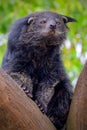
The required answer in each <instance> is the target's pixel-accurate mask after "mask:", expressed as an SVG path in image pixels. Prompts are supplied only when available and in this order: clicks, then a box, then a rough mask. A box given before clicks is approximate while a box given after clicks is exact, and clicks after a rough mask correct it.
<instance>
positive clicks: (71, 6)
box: [0, 0, 87, 81]
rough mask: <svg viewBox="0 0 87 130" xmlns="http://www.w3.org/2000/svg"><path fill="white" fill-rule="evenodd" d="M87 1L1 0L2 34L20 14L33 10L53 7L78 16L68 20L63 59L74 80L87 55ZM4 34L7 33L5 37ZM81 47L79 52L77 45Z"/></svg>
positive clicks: (2, 48) (1, 46)
mask: <svg viewBox="0 0 87 130" xmlns="http://www.w3.org/2000/svg"><path fill="white" fill-rule="evenodd" d="M86 5H87V1H85V0H79V1H78V0H73V1H72V0H54V1H51V0H42V1H41V0H34V1H31V0H7V1H6V0H1V1H0V35H2V34H3V35H4V36H5V35H6V34H7V32H8V30H9V28H10V26H11V24H12V23H13V22H14V21H15V20H16V19H18V18H21V17H23V16H26V15H28V14H30V13H31V12H35V11H42V10H51V11H55V12H57V13H61V14H64V15H67V16H71V17H74V18H76V19H77V21H78V22H77V23H69V24H68V26H69V28H70V30H69V33H68V41H69V42H70V47H69V48H67V44H68V43H67V42H66V43H65V46H64V47H63V49H62V50H63V51H62V53H63V60H64V64H65V67H66V69H67V72H68V73H69V75H70V78H71V80H72V81H73V80H74V79H75V78H76V77H78V76H79V73H80V71H81V69H82V66H83V64H84V62H85V60H86V58H87V53H86V50H87V45H86V41H87V20H86V17H87V7H86ZM4 38H5V37H4ZM2 43H3V38H2V40H1V41H0V64H1V62H2V57H3V53H4V51H5V48H6V44H2ZM77 45H78V46H79V47H80V49H81V50H80V52H79V50H78V48H77Z"/></svg>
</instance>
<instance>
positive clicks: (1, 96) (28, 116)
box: [0, 69, 56, 130]
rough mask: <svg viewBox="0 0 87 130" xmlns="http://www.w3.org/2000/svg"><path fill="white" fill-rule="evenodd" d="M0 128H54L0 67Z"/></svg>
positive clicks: (29, 129)
mask: <svg viewBox="0 0 87 130" xmlns="http://www.w3.org/2000/svg"><path fill="white" fill-rule="evenodd" d="M0 130H56V129H55V128H54V126H53V124H52V123H51V122H50V120H49V119H48V118H47V117H46V116H45V115H43V114H42V113H41V112H40V110H39V108H38V107H37V105H36V104H35V103H34V102H33V101H32V100H31V99H30V98H28V97H27V96H26V95H25V93H24V92H23V91H22V90H21V89H20V88H19V86H18V85H17V84H16V83H15V81H14V80H13V79H12V78H11V77H10V76H8V75H7V74H6V73H5V72H4V71H3V70H2V69H0Z"/></svg>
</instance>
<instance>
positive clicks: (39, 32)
mask: <svg viewBox="0 0 87 130" xmlns="http://www.w3.org/2000/svg"><path fill="white" fill-rule="evenodd" d="M68 22H75V19H73V18H70V17H67V16H63V15H60V14H57V13H54V12H49V11H48V12H36V13H32V14H30V15H29V16H27V17H25V18H22V19H20V20H19V21H18V22H17V23H16V25H15V28H14V29H13V30H12V33H11V35H12V36H11V38H12V37H14V38H15V40H14V41H16V43H17V42H18V43H23V44H27V45H28V46H50V45H54V46H55V45H60V44H62V43H63V41H64V40H65V39H66V32H67V30H68V27H67V26H66V24H67V23H68ZM14 32H15V33H14ZM14 38H13V39H14ZM13 39H11V40H12V41H13ZM14 41H13V42H14Z"/></svg>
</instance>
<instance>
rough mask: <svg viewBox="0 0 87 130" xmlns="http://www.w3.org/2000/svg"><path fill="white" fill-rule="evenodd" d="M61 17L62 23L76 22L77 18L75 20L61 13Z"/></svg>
mask: <svg viewBox="0 0 87 130" xmlns="http://www.w3.org/2000/svg"><path fill="white" fill-rule="evenodd" d="M62 18H63V21H64V23H68V22H77V20H75V19H74V18H71V17H67V16H63V15H62Z"/></svg>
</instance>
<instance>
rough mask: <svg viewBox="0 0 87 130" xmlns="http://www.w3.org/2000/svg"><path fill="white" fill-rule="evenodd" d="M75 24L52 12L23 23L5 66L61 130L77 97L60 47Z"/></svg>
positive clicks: (13, 37)
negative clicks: (74, 98)
mask: <svg viewBox="0 0 87 130" xmlns="http://www.w3.org/2000/svg"><path fill="white" fill-rule="evenodd" d="M75 21H76V20H75V19H73V18H71V17H67V16H64V15H61V14H57V13H55V12H50V11H43V12H36V13H32V14H30V15H28V16H26V17H24V18H21V19H19V20H18V21H16V22H15V23H14V25H13V26H12V28H11V31H10V33H9V37H8V44H7V50H6V53H5V55H4V58H3V63H2V68H3V69H4V70H5V71H6V72H7V73H8V74H9V75H10V76H11V77H12V78H13V79H14V80H15V81H16V82H17V83H18V84H19V86H20V87H21V88H22V89H23V90H24V91H25V93H26V94H27V96H29V97H31V98H32V100H33V101H35V102H36V104H37V105H38V107H39V108H40V110H41V111H42V112H43V113H44V114H46V115H47V116H48V118H49V119H50V120H51V121H52V123H53V124H54V125H55V127H56V128H57V129H58V130H61V129H62V128H63V127H64V126H65V124H66V120H67V116H68V112H69V109H70V104H71V100H72V96H73V91H72V85H71V84H70V81H69V79H68V76H67V74H66V71H65V69H64V66H63V63H62V60H61V51H60V47H61V45H62V44H63V42H64V40H65V39H66V34H67V31H68V27H67V23H68V22H75Z"/></svg>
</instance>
